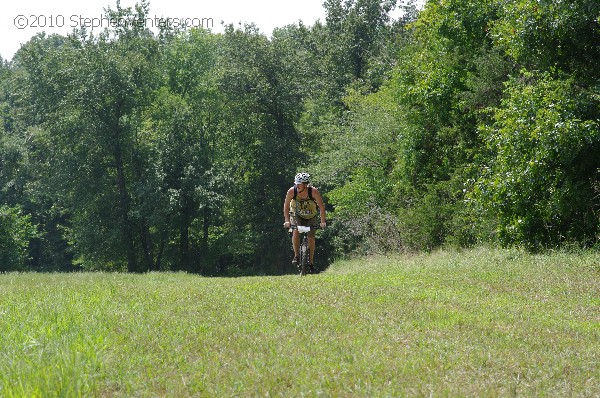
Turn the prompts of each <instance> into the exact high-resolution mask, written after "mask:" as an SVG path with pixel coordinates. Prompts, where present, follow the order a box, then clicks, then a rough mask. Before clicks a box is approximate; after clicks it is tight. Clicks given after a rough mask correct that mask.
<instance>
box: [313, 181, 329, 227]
mask: <svg viewBox="0 0 600 398" xmlns="http://www.w3.org/2000/svg"><path fill="white" fill-rule="evenodd" d="M312 195H313V198H314V199H315V202H317V206H319V215H320V217H321V228H325V226H326V225H327V222H326V221H325V205H324V204H323V197H322V196H321V192H319V190H318V189H317V188H315V187H313V189H312Z"/></svg>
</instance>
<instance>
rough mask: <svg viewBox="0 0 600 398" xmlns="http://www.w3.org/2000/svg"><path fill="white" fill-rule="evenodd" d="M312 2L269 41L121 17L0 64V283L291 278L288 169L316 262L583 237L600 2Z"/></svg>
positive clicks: (593, 140) (37, 43)
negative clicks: (314, 240)
mask: <svg viewBox="0 0 600 398" xmlns="http://www.w3.org/2000/svg"><path fill="white" fill-rule="evenodd" d="M323 6H324V7H325V10H326V19H325V21H323V22H317V23H315V24H314V25H313V26H305V25H303V24H302V23H298V24H295V25H289V26H285V27H282V28H279V29H276V30H275V31H274V32H273V34H272V36H271V37H267V36H266V35H265V34H263V33H261V32H259V31H258V29H257V28H256V27H255V26H253V25H249V26H243V27H235V26H227V27H226V28H225V31H224V33H219V34H217V33H211V32H208V31H204V30H201V29H183V30H176V31H175V30H167V29H166V28H165V29H163V30H161V31H160V32H158V33H153V32H151V31H149V30H148V29H146V28H145V27H143V26H140V25H136V24H132V25H130V26H117V27H112V28H110V29H106V30H104V31H103V32H102V33H100V34H97V35H94V34H93V33H94V32H91V33H90V32H86V31H85V30H79V31H74V32H73V33H72V34H70V35H68V36H59V35H52V36H45V35H43V34H40V35H37V36H34V37H32V38H31V40H30V41H29V42H27V43H26V44H24V45H23V46H22V47H21V49H20V50H19V51H18V52H17V53H16V54H15V56H14V57H13V59H12V60H10V61H2V62H1V69H0V117H1V118H2V119H1V120H2V123H1V124H0V206H1V207H0V222H1V224H0V271H6V270H42V271H45V270H63V271H65V270H74V269H102V270H127V271H130V272H144V271H149V270H185V271H189V272H198V273H202V274H205V275H236V274H248V273H253V274H258V273H284V272H289V271H291V269H290V266H289V260H290V242H289V237H288V236H287V235H286V234H285V232H284V231H283V229H282V227H281V225H282V222H283V219H282V215H281V208H282V201H283V197H284V195H285V192H286V190H287V189H288V188H289V187H290V186H291V184H292V179H293V176H294V174H295V173H296V172H298V171H308V172H310V173H311V174H312V175H313V176H314V183H315V185H317V186H318V187H319V188H320V190H321V191H322V192H324V193H325V198H326V202H327V203H328V213H329V218H330V223H331V224H330V228H328V229H327V230H325V231H323V232H322V241H321V242H320V246H319V247H320V252H319V253H318V254H317V256H318V257H319V261H320V264H321V265H323V264H324V263H325V262H326V261H327V260H328V259H331V258H334V257H335V256H340V255H344V254H347V253H349V252H352V251H359V252H394V251H408V250H430V249H432V248H435V247H438V246H441V245H457V246H470V245H474V244H478V243H481V242H489V243H492V244H500V245H520V246H524V247H527V248H529V249H532V250H542V249H545V248H549V247H558V246H561V245H565V244H569V245H572V244H575V245H577V246H582V247H593V246H595V247H597V246H598V240H599V234H600V127H599V123H600V68H598V64H599V61H600V17H599V15H600V3H598V2H597V1H596V0H572V1H569V2H563V1H533V0H522V1H514V2H506V1H500V0H489V1H480V0H444V1H441V0H431V1H428V2H427V3H426V5H425V8H424V9H423V10H422V11H420V12H418V11H417V9H416V7H415V4H414V3H413V2H412V1H409V2H407V3H402V4H396V1H395V0H383V1H379V0H377V1H376V0H344V1H342V0H326V1H325V3H324V4H323ZM398 9H400V10H401V11H402V12H401V13H397V12H396V13H395V14H394V15H396V14H398V15H401V16H400V17H398V18H395V19H392V18H391V17H390V15H391V13H392V12H393V11H394V10H398ZM106 13H107V17H109V18H115V19H119V18H120V19H122V20H127V19H129V20H131V19H132V18H140V19H144V18H145V15H148V13H149V5H148V3H147V2H145V1H142V2H141V3H140V4H138V5H137V6H136V7H135V8H134V9H130V8H122V7H121V6H120V4H119V3H117V5H116V8H114V9H111V8H109V9H107V11H106ZM0 61H1V60H0Z"/></svg>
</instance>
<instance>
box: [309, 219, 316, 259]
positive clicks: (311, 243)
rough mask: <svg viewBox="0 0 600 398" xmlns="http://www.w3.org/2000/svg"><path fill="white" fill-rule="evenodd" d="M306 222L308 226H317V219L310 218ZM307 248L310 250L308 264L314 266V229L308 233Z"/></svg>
mask: <svg viewBox="0 0 600 398" xmlns="http://www.w3.org/2000/svg"><path fill="white" fill-rule="evenodd" d="M307 221H308V223H307V224H308V225H310V226H311V227H316V226H317V217H314V218H311V219H310V220H307ZM308 247H309V248H310V263H311V264H314V259H315V248H316V247H317V245H316V240H315V230H314V229H313V230H311V231H310V232H309V233H308Z"/></svg>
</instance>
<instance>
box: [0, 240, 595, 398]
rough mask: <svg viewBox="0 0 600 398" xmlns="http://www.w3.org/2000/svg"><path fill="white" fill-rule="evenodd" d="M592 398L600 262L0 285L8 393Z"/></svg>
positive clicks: (470, 254)
mask: <svg viewBox="0 0 600 398" xmlns="http://www.w3.org/2000/svg"><path fill="white" fill-rule="evenodd" d="M509 395H516V396H557V397H564V396H582V397H597V396H600V261H599V257H598V254H597V253H584V254H578V255H573V254H561V253H558V254H552V255H537V256H534V255H529V254H524V253H522V252H519V251H508V250H490V249H483V248H479V249H474V250H469V251H463V252H448V251H440V252H436V253H433V254H428V255H418V256H398V257H391V258H383V257H379V258H368V259H357V260H352V261H342V262H338V263H335V264H334V265H333V266H332V267H331V268H330V269H329V270H328V271H327V272H325V273H322V274H320V275H312V276H307V277H303V278H300V277H299V276H295V275H290V276H283V277H253V278H236V279H224V278H222V279H221V278H202V277H198V276H194V275H187V274H173V273H168V274H158V273H152V274H146V275H128V274H102V273H79V274H6V275H0V396H2V397H83V396H85V397H163V396H164V397H188V396H200V397H228V396H241V397H255V396H256V397H260V396H271V397H272V396H284V397H299V396H309V397H312V396H325V397H386V396H390V397H398V396H449V397H460V396H492V397H493V396H509Z"/></svg>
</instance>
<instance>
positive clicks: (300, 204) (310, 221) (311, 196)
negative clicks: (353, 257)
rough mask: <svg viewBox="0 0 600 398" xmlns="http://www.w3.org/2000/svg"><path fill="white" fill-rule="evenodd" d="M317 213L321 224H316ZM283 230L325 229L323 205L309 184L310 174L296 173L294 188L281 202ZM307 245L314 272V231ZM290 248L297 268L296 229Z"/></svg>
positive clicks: (311, 269)
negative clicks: (291, 228) (301, 228)
mask: <svg viewBox="0 0 600 398" xmlns="http://www.w3.org/2000/svg"><path fill="white" fill-rule="evenodd" d="M317 213H318V215H319V216H320V218H321V223H320V224H317ZM283 217H284V219H285V222H284V223H283V226H284V228H290V227H291V226H306V227H316V226H317V225H319V226H320V227H321V228H325V226H326V225H327V224H326V222H325V205H323V198H322V197H321V193H320V192H319V190H318V189H317V188H315V187H313V186H312V185H311V184H310V174H308V173H298V174H296V177H295V178H294V186H293V187H291V188H290V189H289V190H288V191H287V195H286V196H285V200H284V202H283ZM308 245H309V248H310V264H309V267H310V272H314V271H315V268H314V262H313V259H314V255H315V231H314V230H313V229H311V231H310V232H309V233H308ZM292 247H293V248H294V259H293V260H292V265H293V266H295V267H298V266H299V264H298V262H299V256H300V233H299V232H298V229H297V228H296V229H293V232H292Z"/></svg>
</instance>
